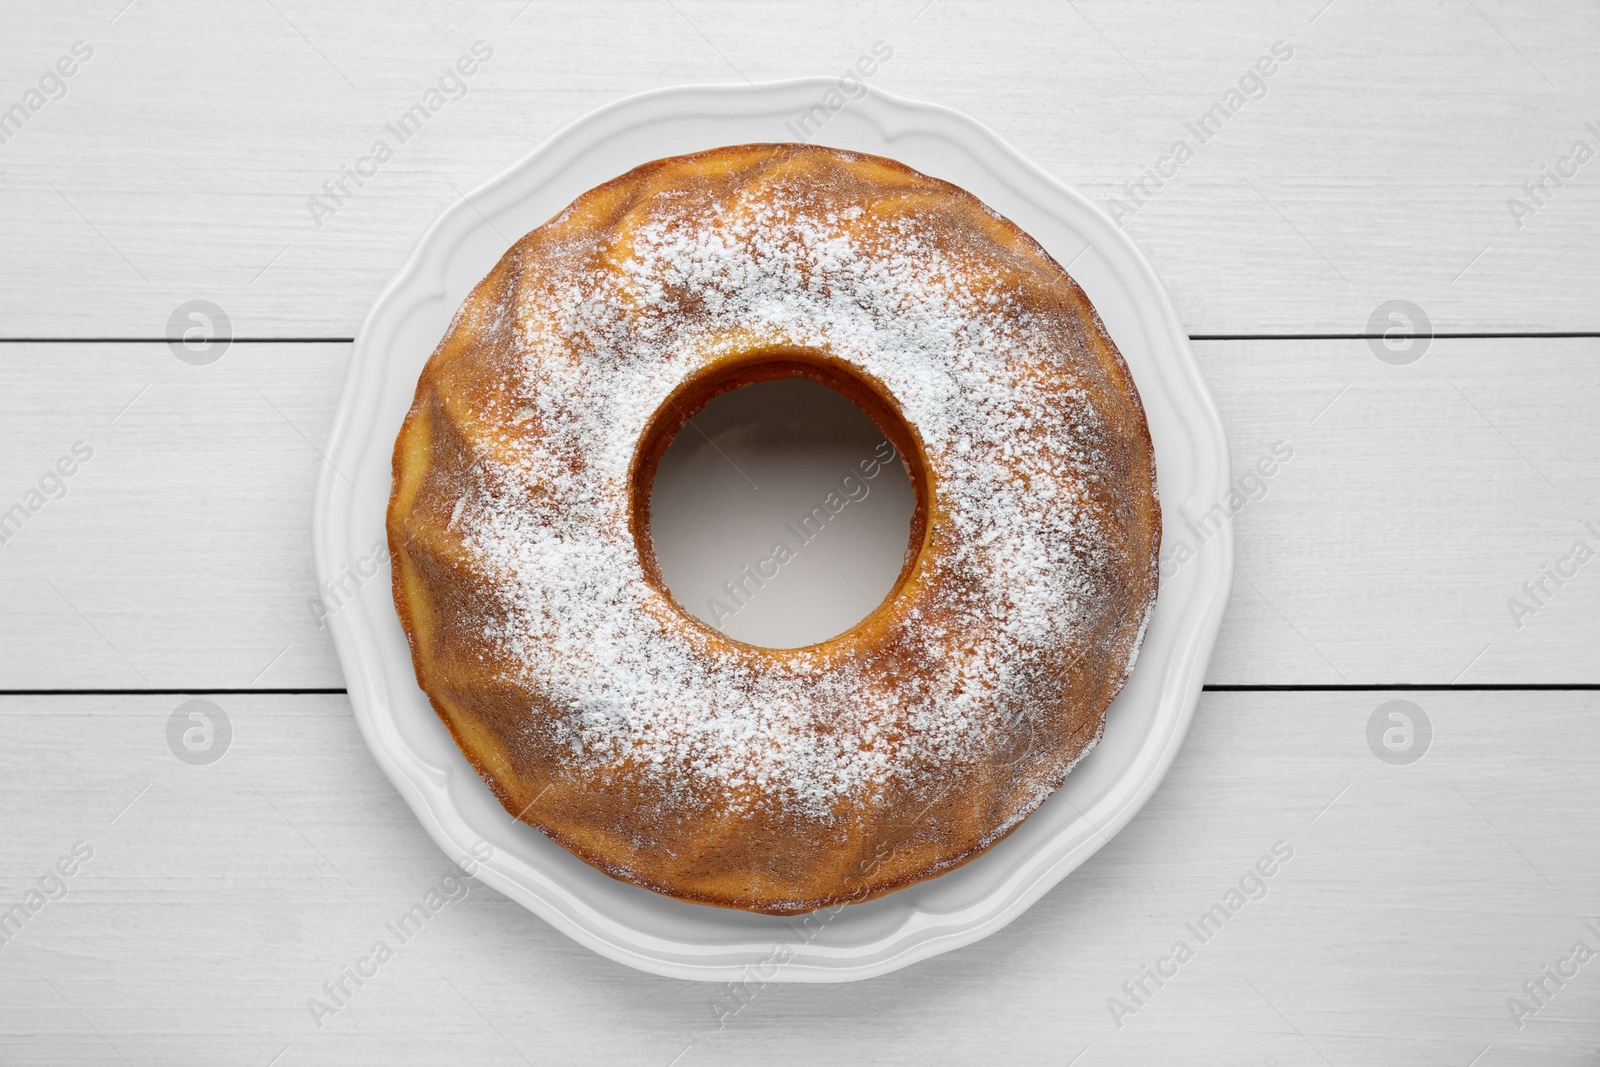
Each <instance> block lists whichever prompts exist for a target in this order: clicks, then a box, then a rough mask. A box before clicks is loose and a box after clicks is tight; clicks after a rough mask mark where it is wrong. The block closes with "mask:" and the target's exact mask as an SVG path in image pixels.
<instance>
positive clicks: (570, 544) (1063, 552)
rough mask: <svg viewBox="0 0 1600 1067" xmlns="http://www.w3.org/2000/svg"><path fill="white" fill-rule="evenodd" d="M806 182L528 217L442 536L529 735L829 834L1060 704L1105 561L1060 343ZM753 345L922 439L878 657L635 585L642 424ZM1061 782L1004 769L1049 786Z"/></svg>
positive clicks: (1084, 416) (1090, 432)
mask: <svg viewBox="0 0 1600 1067" xmlns="http://www.w3.org/2000/svg"><path fill="white" fill-rule="evenodd" d="M819 181H820V179H818V178H817V177H816V176H815V175H812V176H809V177H808V176H807V175H805V174H800V175H796V176H794V177H793V178H791V179H785V178H783V177H781V176H779V177H773V178H771V179H769V180H767V181H766V182H764V183H762V184H759V185H753V186H751V187H748V188H746V189H744V190H742V191H741V192H740V193H739V194H738V195H736V196H734V197H732V198H731V199H729V200H728V201H726V202H719V201H712V200H708V199H705V198H699V199H697V198H695V197H694V196H690V195H685V196H679V197H671V196H661V197H657V198H655V199H653V200H649V201H646V202H642V203H641V204H639V205H638V206H636V207H635V208H634V209H633V210H632V211H631V212H629V213H628V214H627V215H626V216H625V217H624V218H623V220H622V221H621V222H620V223H619V224H618V226H617V227H616V229H615V232H606V233H601V234H596V233H594V232H593V231H592V230H591V229H588V228H585V227H581V226H576V225H573V226H567V225H566V219H565V216H563V217H558V218H557V219H556V220H554V221H553V222H552V223H551V224H550V226H549V227H547V228H546V230H547V231H548V232H547V233H545V234H544V236H543V239H542V241H543V243H542V244H541V245H540V246H539V259H538V263H539V270H538V273H537V275H536V276H535V274H534V273H533V272H532V271H528V272H526V273H524V274H523V276H522V277H520V278H519V280H518V284H517V285H516V286H515V289H514V294H513V298H512V301H511V302H509V303H508V304H507V305H506V306H504V307H501V308H497V309H495V311H494V315H495V318H496V321H498V322H499V323H501V324H502V326H503V328H506V329H514V330H515V331H516V344H515V345H514V346H513V350H514V353H515V354H514V357H513V358H510V359H509V360H507V363H506V365H505V366H504V368H503V373H504V376H505V388H504V392H503V397H502V398H501V399H500V400H497V401H496V403H497V404H498V403H503V405H504V410H503V411H490V412H487V413H485V417H484V418H482V419H481V420H477V421H476V422H475V426H476V427H477V428H476V429H475V430H473V431H472V432H473V433H475V434H477V435H479V437H480V440H479V441H478V442H477V443H478V445H479V446H480V447H479V451H480V454H481V456H482V460H481V462H479V463H478V464H477V465H476V466H475V467H474V468H473V470H472V472H471V473H470V475H469V483H470V489H469V491H468V492H467V494H466V496H465V497H464V505H458V507H457V509H456V512H455V514H453V515H452V522H451V525H452V527H455V528H457V529H458V530H459V531H460V535H461V537H462V540H463V544H464V546H465V548H466V551H467V553H468V555H469V557H470V558H471V560H472V561H473V565H474V567H475V568H476V569H478V570H479V571H481V572H482V573H483V574H485V575H487V576H488V578H489V579H490V582H491V584H492V587H493V589H494V596H495V597H496V599H497V601H498V603H497V605H496V608H497V610H495V611H489V612H485V613H484V615H483V618H484V620H485V621H484V632H483V635H482V636H483V637H484V638H485V639H486V640H487V641H488V642H489V644H490V646H491V647H492V648H494V649H495V650H496V656H495V660H496V662H498V663H502V664H506V665H507V666H506V667H505V668H504V670H505V672H506V677H505V679H504V680H505V681H507V682H509V683H511V684H512V685H514V686H517V687H521V688H522V689H524V690H525V691H527V692H529V693H530V694H536V695H537V697H538V700H537V703H538V705H539V707H541V708H545V709H554V711H553V713H544V712H541V713H538V714H535V713H533V712H531V711H530V715H529V721H528V724H527V726H526V728H525V729H526V731H527V734H528V741H529V743H530V744H533V743H539V744H543V745H546V746H548V745H550V744H560V745H562V746H564V747H565V748H566V750H567V751H568V752H570V754H571V759H572V761H573V762H574V763H575V764H576V765H578V766H581V767H583V768H587V769H588V771H589V772H590V773H593V774H595V775H596V776H598V777H601V778H603V777H604V776H605V775H606V773H607V772H608V771H609V770H613V769H616V768H620V767H623V766H627V767H628V768H630V770H631V771H632V772H639V771H643V772H645V773H647V774H649V775H651V776H653V777H654V778H655V779H658V780H659V784H660V790H661V793H662V795H664V796H668V797H677V798H684V799H688V798H692V797H697V796H698V797H704V796H712V795H714V796H717V797H720V798H723V801H724V802H726V803H732V804H741V803H743V804H758V803H772V804H778V805H780V806H782V807H783V808H784V809H785V810H786V811H791V812H794V813H797V814H799V815H801V816H803V817H805V818H807V819H813V820H822V821H826V820H828V819H830V818H833V817H834V815H835V813H836V812H837V811H838V810H839V805H840V804H841V802H843V801H845V800H847V799H849V800H857V801H859V800H869V799H870V798H871V797H872V796H874V795H876V794H878V793H879V792H881V791H883V790H885V789H887V788H889V787H890V786H891V785H892V786H894V787H896V788H897V789H906V788H909V789H912V790H921V791H928V790H931V789H933V788H935V787H936V786H937V785H939V784H941V783H942V785H943V787H948V786H949V785H950V784H952V783H955V782H959V780H960V778H961V776H962V775H963V774H964V773H965V772H966V771H968V770H970V769H972V768H975V767H979V766H984V765H988V764H990V763H992V762H993V758H994V754H995V753H996V752H999V751H1002V750H1004V749H1005V746H1006V745H1007V744H1008V743H1009V741H1010V740H1011V735H1012V734H1013V733H1014V732H1015V730H1016V728H1017V724H1019V723H1027V722H1030V721H1032V720H1033V719H1035V718H1036V717H1038V716H1042V715H1043V714H1044V713H1045V709H1049V708H1051V707H1053V706H1055V705H1058V704H1059V703H1060V702H1062V701H1063V700H1065V699H1067V698H1068V694H1067V693H1065V692H1063V690H1062V686H1064V685H1065V684H1066V683H1065V676H1066V670H1065V668H1066V667H1069V666H1070V665H1071V664H1072V663H1074V662H1076V660H1077V659H1078V658H1079V657H1081V656H1082V655H1083V654H1084V653H1085V651H1086V649H1087V647H1088V646H1089V645H1092V644H1093V643H1094V642H1096V641H1100V640H1104V639H1105V638H1104V636H1103V635H1104V633H1105V631H1106V627H1105V626H1103V625H1101V623H1102V621H1103V618H1104V613H1105V612H1106V611H1108V610H1117V609H1116V608H1115V607H1114V606H1107V605H1106V604H1104V603H1103V601H1104V600H1105V599H1106V598H1105V596H1104V593H1105V590H1106V588H1107V583H1108V581H1109V576H1110V575H1111V573H1112V570H1113V568H1114V567H1115V566H1116V565H1117V564H1118V562H1119V561H1118V560H1117V559H1115V558H1112V556H1111V555H1110V554H1108V553H1107V552H1106V551H1105V550H1104V549H1103V547H1102V546H1103V545H1104V544H1105V543H1106V542H1107V540H1108V537H1107V531H1105V530H1103V529H1101V528H1100V524H1099V523H1100V520H1099V519H1098V518H1097V516H1096V513H1095V511H1094V510H1093V509H1090V508H1086V507H1083V506H1081V504H1082V502H1083V501H1085V500H1086V499H1088V498H1089V497H1090V495H1091V494H1092V493H1093V492H1095V491H1096V488H1097V486H1098V487H1100V488H1102V489H1103V486H1104V483H1105V482H1106V481H1107V480H1108V479H1110V478H1111V477H1112V475H1111V472H1110V469H1109V467H1108V463H1107V460H1106V455H1105V448H1104V437H1105V434H1106V432H1107V431H1106V428H1105V424H1104V421H1103V420H1102V419H1101V417H1100V416H1099V414H1098V413H1097V411H1096V408H1095V404H1094V400H1093V389H1092V388H1089V387H1078V386H1076V385H1074V383H1073V377H1074V375H1075V374H1076V373H1078V371H1076V370H1075V369H1074V368H1075V367H1077V365H1078V364H1084V365H1085V366H1087V365H1088V364H1089V363H1090V360H1089V358H1088V355H1087V353H1086V351H1085V350H1084V349H1083V347H1082V346H1083V341H1082V340H1081V338H1080V337H1079V335H1078V333H1077V332H1076V331H1075V330H1074V329H1072V328H1071V324H1070V323H1065V322H1062V321H1060V318H1059V316H1052V315H1049V314H1045V313H1042V312H1041V311H1040V310H1039V306H1038V305H1037V304H1036V303H1032V302H1029V301H1028V300H1026V299H1024V298H1023V296H1022V295H1020V294H1019V288H1018V286H1017V285H1016V283H1015V281H1014V277H1013V275H1012V274H1008V270H1014V269H1016V268H1014V266H1013V265H1012V264H1010V262H1009V261H1008V260H1007V258H1006V255H1005V254H1004V253H1003V252H1001V251H995V250H990V251H988V252H984V251H983V247H984V246H983V245H982V243H981V235H976V234H957V235H956V238H958V239H954V240H953V239H952V237H951V235H950V234H949V233H948V232H947V231H945V230H941V229H939V228H938V227H937V226H935V225H933V224H932V223H931V222H930V221H929V220H928V219H927V218H926V217H924V216H923V215H922V214H920V213H918V212H915V211H872V212H863V211H862V210H861V208H860V206H859V205H854V204H848V203H846V202H844V201H843V200H842V198H840V197H839V196H836V195H833V193H832V192H831V190H830V188H829V187H828V186H826V184H821V185H819ZM975 249H977V251H974V250H975ZM974 264H976V266H975V265H974ZM766 348H773V349H794V348H799V349H807V350H814V351H817V352H821V353H826V354H828V355H829V356H831V357H833V358H834V359H837V360H841V361H844V362H845V363H846V364H848V365H850V366H852V367H854V368H856V369H857V370H858V371H859V372H860V373H862V374H863V375H864V376H867V377H869V378H871V379H873V380H875V381H877V382H879V383H881V384H882V385H883V387H884V388H885V389H886V390H887V391H888V393H889V394H890V395H891V396H893V397H894V398H895V400H896V401H897V402H898V404H899V405H900V407H901V409H902V411H903V413H904V415H905V418H906V420H907V421H908V422H909V423H910V424H911V425H912V426H913V427H915V429H916V431H917V433H918V434H919V435H920V438H921V441H922V443H923V446H924V450H925V453H926V459H927V463H928V466H929V469H930V471H931V472H932V475H933V480H934V484H935V494H936V499H935V502H934V503H935V506H934V509H933V513H932V515H931V523H930V536H931V545H930V550H929V552H928V553H927V554H926V555H925V557H924V563H923V567H922V571H921V573H920V575H919V576H918V579H917V581H918V582H919V589H920V593H919V595H918V597H914V598H909V599H910V600H911V601H913V602H914V603H911V604H908V605H904V606H903V610H898V613H897V614H895V615H894V616H893V626H892V630H891V633H890V634H889V635H888V636H887V638H886V639H885V643H881V644H879V645H876V646H870V647H869V646H864V645H862V644H860V643H855V642H852V641H850V640H849V639H848V637H847V638H846V639H845V640H844V641H839V642H830V643H824V644H823V645H819V646H814V647H812V648H807V649H799V650H793V651H787V652H784V653H782V654H772V655H754V654H752V652H751V650H750V649H749V648H747V647H745V646H741V645H738V644H737V643H735V642H731V641H729V640H727V639H726V638H723V637H722V636H721V635H719V634H716V633H715V632H713V631H710V630H709V629H708V628H706V627H704V626H703V625H701V624H699V623H697V622H695V621H693V620H691V619H690V618H689V617H688V616H687V615H686V614H685V613H683V612H682V611H680V610H679V609H678V608H677V607H676V606H675V605H673V604H672V603H671V601H670V600H669V599H668V598H667V597H665V596H663V595H662V594H661V593H660V592H658V591H657V590H655V589H654V588H652V587H651V585H650V584H649V582H648V581H647V580H646V576H645V573H644V569H643V566H642V564H641V561H640V558H639V553H638V550H637V547H636V545H635V543H634V540H633V536H632V533H631V530H630V523H629V518H630V516H629V512H628V509H629V491H628V485H629V473H630V466H631V463H632V461H633V458H634V452H635V449H636V446H637V442H638V439H639V437H640V434H641V432H642V430H643V429H644V427H645V426H646V424H647V423H648V422H649V420H650V419H651V417H652V416H653V415H654V413H655V412H656V411H657V409H658V408H660V406H661V405H662V404H663V403H664V401H665V400H666V398H667V396H668V395H669V394H670V393H671V391H672V390H673V389H674V388H675V387H676V386H677V385H679V384H680V383H681V382H682V381H683V380H684V379H685V378H687V377H688V376H690V375H691V374H692V373H694V372H696V371H697V370H699V369H700V368H703V367H705V366H707V365H708V364H709V363H713V362H715V361H717V360H719V359H722V358H725V357H727V356H729V355H733V354H739V353H745V352H749V351H754V350H760V349H766ZM1041 361H1047V362H1048V363H1049V365H1050V372H1049V374H1041V373H1039V372H1038V367H1039V365H1040V362H1041ZM1085 373H1088V372H1085ZM1094 384H1095V383H1093V382H1089V383H1087V385H1089V386H1093V385H1094ZM1135 647H1137V645H1135ZM891 653H892V654H891ZM1120 658H1121V657H1120V654H1119V656H1118V659H1120ZM1130 664H1131V659H1130ZM1096 736H1098V735H1096ZM1037 755H1039V756H1040V758H1041V759H1042V757H1043V756H1044V755H1049V753H1043V754H1037ZM1030 758H1031V757H1030ZM1062 770H1063V768H1062V767H1061V766H1059V765H1056V764H1049V765H1045V764H1043V763H1035V762H1029V760H1022V761H1019V763H1018V765H1017V771H1018V773H1019V774H1032V775H1034V776H1035V777H1036V778H1037V779H1038V780H1039V781H1041V782H1043V781H1045V780H1047V779H1048V780H1049V781H1050V782H1051V783H1052V786H1051V787H1053V783H1054V782H1057V781H1059V773H1060V772H1061V771H1062ZM741 798H742V799H741ZM1042 799H1043V798H1042V796H1041V797H1038V798H1036V800H1034V801H1033V803H1036V802H1037V800H1042ZM1027 810H1031V806H1030V807H1028V809H1027ZM1025 813H1026V812H1025V811H1024V812H1021V813H1019V814H1018V816H1017V817H1020V815H1021V814H1025ZM1008 825H1009V823H1008Z"/></svg>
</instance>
